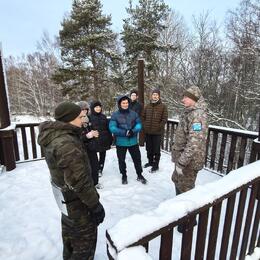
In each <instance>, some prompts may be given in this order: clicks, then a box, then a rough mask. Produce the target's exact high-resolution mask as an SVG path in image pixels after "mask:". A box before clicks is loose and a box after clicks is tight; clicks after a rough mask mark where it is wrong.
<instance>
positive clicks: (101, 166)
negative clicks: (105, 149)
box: [98, 164, 104, 177]
mask: <svg viewBox="0 0 260 260" xmlns="http://www.w3.org/2000/svg"><path fill="white" fill-rule="evenodd" d="M103 168H104V165H103V164H100V165H99V170H98V176H99V177H102V175H103Z"/></svg>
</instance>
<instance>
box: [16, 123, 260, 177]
mask: <svg viewBox="0 0 260 260" xmlns="http://www.w3.org/2000/svg"><path fill="white" fill-rule="evenodd" d="M38 126H39V124H38V123H30V124H17V125H16V132H15V136H14V147H15V157H16V161H26V160H33V159H41V158H43V153H42V151H41V149H40V146H39V145H38V144H37V136H38ZM177 126H178V121H177V120H168V122H167V124H166V126H165V132H164V138H163V141H162V144H161V147H162V149H163V150H165V151H168V152H170V151H171V147H172V144H173V142H174V137H175V132H176V128H177ZM257 136H258V135H257V132H249V131H238V130H236V129H230V128H224V127H218V126H210V127H209V133H208V139H207V155H206V158H205V166H206V167H208V168H210V169H213V170H216V171H218V172H220V173H228V172H230V171H231V170H234V169H237V168H239V167H241V166H243V165H247V164H248V163H249V162H250V157H251V154H252V152H253V149H252V142H253V140H254V139H256V138H257ZM252 161H254V160H251V162H252Z"/></svg>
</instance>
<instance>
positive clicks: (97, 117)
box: [88, 111, 112, 152]
mask: <svg viewBox="0 0 260 260" xmlns="http://www.w3.org/2000/svg"><path fill="white" fill-rule="evenodd" d="M108 123H109V122H108V119H107V118H106V116H105V115H104V114H102V113H96V112H94V111H92V114H91V115H90V116H89V128H90V130H98V132H99V137H98V138H95V137H94V138H92V140H91V141H90V142H89V144H88V149H89V150H91V151H96V152H104V151H106V150H109V149H110V148H111V144H112V134H111V133H110V132H109V129H108Z"/></svg>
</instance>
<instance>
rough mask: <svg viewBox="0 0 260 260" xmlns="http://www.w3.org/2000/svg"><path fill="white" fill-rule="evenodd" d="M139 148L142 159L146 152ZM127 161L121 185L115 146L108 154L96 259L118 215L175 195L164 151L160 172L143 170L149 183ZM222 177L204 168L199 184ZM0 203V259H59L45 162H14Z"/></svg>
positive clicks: (0, 183) (3, 180)
mask: <svg viewBox="0 0 260 260" xmlns="http://www.w3.org/2000/svg"><path fill="white" fill-rule="evenodd" d="M141 150H142V161H143V163H145V162H146V158H145V150H144V149H143V148H141ZM126 160H127V168H128V179H129V183H128V185H122V184H121V176H120V174H119V171H118V165H117V157H116V151H115V149H114V148H113V149H111V150H110V151H109V152H108V154H107V159H106V164H105V168H104V175H103V176H102V177H101V178H100V182H101V183H102V184H103V185H104V188H103V189H102V190H99V193H100V196H101V202H102V203H103V205H104V207H105V210H106V218H105V221H104V222H103V223H102V224H101V225H100V226H99V233H98V244H97V250H96V256H95V260H104V259H107V256H106V237H105V231H106V229H110V228H111V227H113V226H114V225H115V224H116V223H117V222H118V221H119V220H120V219H122V218H125V217H127V216H130V215H132V214H135V213H144V212H146V211H149V210H152V209H155V208H156V207H157V206H158V205H159V204H160V203H161V202H163V201H165V200H168V199H171V198H173V197H175V189H174V185H173V184H172V182H171V173H172V170H173V164H172V163H171V160H170V156H169V155H168V154H166V153H163V154H162V158H161V162H160V171H159V172H157V173H154V174H151V173H149V172H148V169H144V176H145V177H146V178H147V179H148V184H147V185H143V184H141V183H140V182H137V181H136V174H135V171H134V166H133V163H132V161H131V158H130V156H129V154H128V155H127V158H126ZM220 178H221V177H220V176H218V175H216V174H213V173H210V172H208V171H205V170H202V171H201V172H200V173H199V176H198V180H197V185H203V184H205V183H209V182H213V181H215V180H218V179H220ZM0 207H1V211H0V230H1V232H0V259H1V260H2V259H4V260H18V259H26V260H39V259H44V260H56V259H57V260H61V259H62V241H61V232H60V231H61V227H60V212H59V210H58V208H57V206H56V203H55V201H54V198H53V195H52V190H51V186H50V183H49V172H48V168H47V166H46V163H45V161H44V160H40V161H34V162H27V163H20V164H17V168H16V169H15V170H14V171H11V172H4V173H2V174H1V175H0ZM129 232H131V231H129ZM178 235H179V236H180V234H178Z"/></svg>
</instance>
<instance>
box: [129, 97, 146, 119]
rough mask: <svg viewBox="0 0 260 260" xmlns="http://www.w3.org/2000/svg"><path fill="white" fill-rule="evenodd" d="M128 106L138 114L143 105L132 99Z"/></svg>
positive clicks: (140, 112)
mask: <svg viewBox="0 0 260 260" xmlns="http://www.w3.org/2000/svg"><path fill="white" fill-rule="evenodd" d="M129 108H130V109H132V110H134V111H135V112H136V113H137V114H138V115H139V116H141V114H142V110H143V106H142V105H141V103H139V102H138V101H136V100H135V101H132V102H130V104H129Z"/></svg>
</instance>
